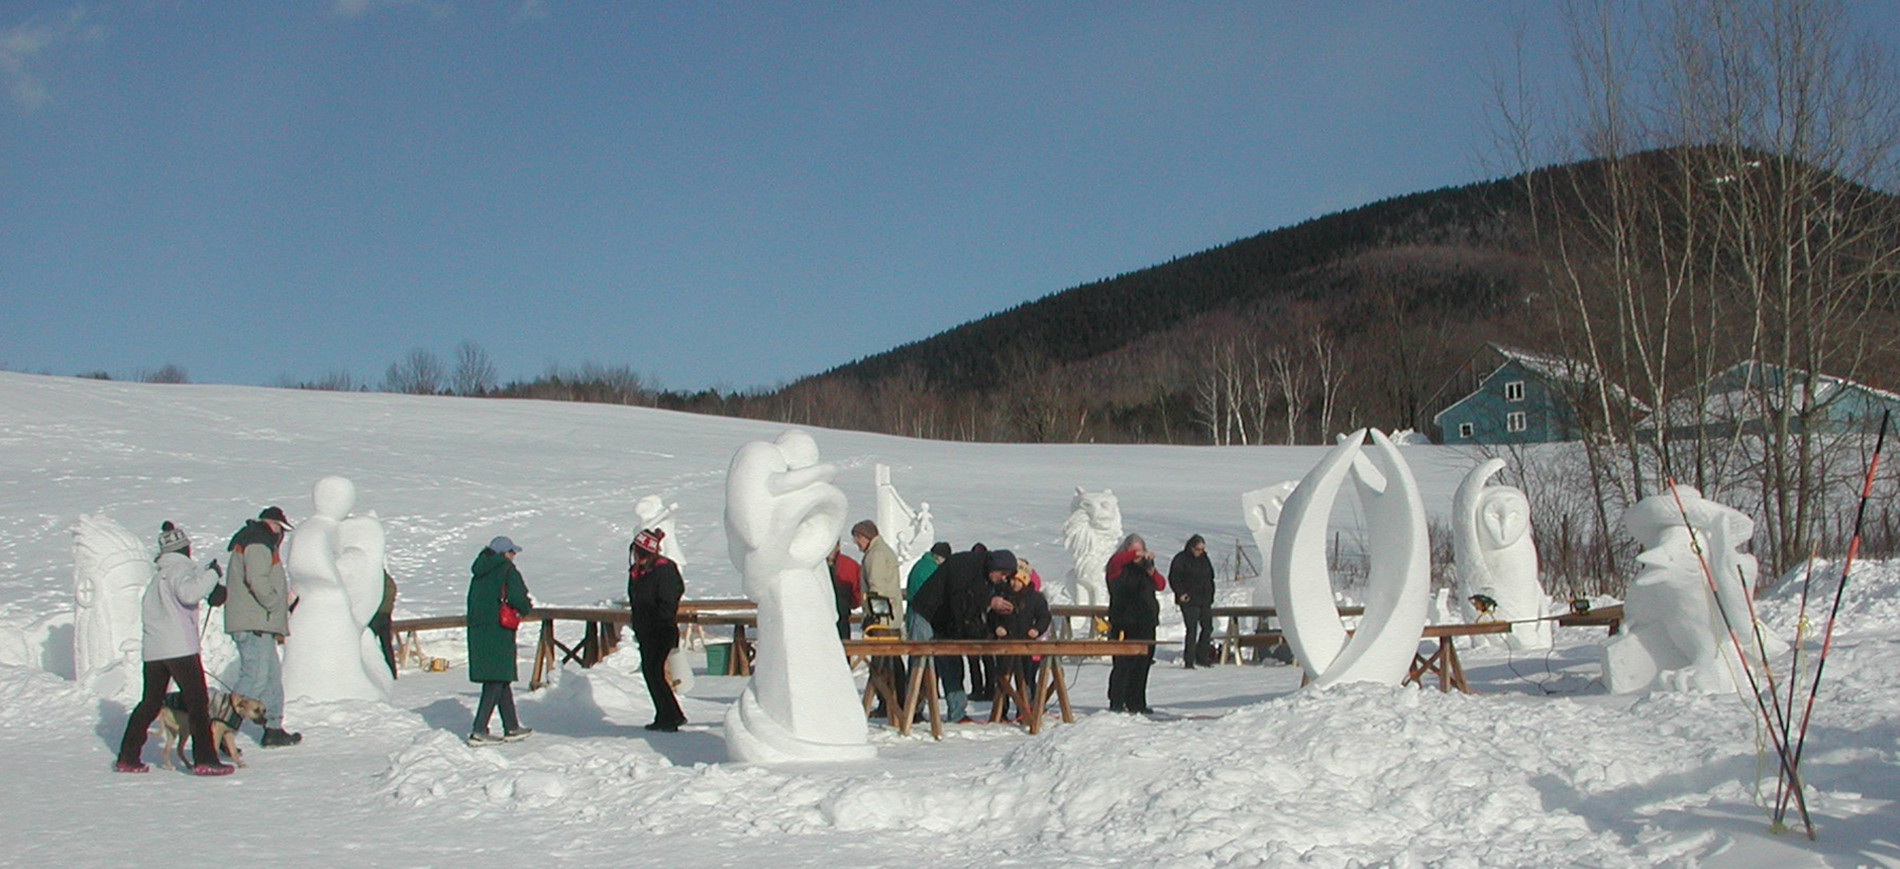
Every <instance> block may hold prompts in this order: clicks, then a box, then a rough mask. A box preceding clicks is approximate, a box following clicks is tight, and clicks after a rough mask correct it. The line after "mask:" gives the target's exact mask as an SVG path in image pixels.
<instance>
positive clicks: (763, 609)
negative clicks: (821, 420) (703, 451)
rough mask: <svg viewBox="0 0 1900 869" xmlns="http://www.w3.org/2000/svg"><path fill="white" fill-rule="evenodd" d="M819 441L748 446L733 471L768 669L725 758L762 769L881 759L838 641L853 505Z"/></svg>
mask: <svg viewBox="0 0 1900 869" xmlns="http://www.w3.org/2000/svg"><path fill="white" fill-rule="evenodd" d="M837 473H838V469H837V467H836V466H834V465H830V464H820V463H819V461H818V444H817V443H816V442H814V441H813V440H812V439H811V436H810V435H808V434H806V433H804V432H802V431H798V430H796V429H793V430H789V431H787V432H785V433H784V434H781V435H779V436H778V439H777V440H774V441H772V442H770V443H767V442H765V441H753V442H752V443H749V444H746V445H745V446H743V447H740V448H739V452H738V453H736V454H735V455H733V457H732V466H731V467H730V468H729V469H728V470H727V471H726V539H727V544H728V546H729V548H730V550H731V554H732V563H733V565H734V566H736V567H738V568H739V573H740V576H741V579H742V586H743V588H744V589H745V593H746V597H749V598H751V599H752V600H753V601H755V602H756V603H758V605H759V635H758V662H757V663H756V664H755V665H754V667H753V669H752V679H751V681H750V682H747V683H746V687H745V691H744V692H742V693H741V694H740V695H739V699H738V700H737V701H735V702H734V703H733V704H732V706H731V708H729V709H728V710H726V751H727V752H728V753H729V754H730V755H731V756H732V759H734V760H739V761H750V762H752V763H788V762H796V761H854V760H867V759H870V758H872V757H875V756H876V755H877V749H875V748H873V747H872V746H871V744H870V733H869V730H868V728H867V727H866V725H865V721H864V708H863V707H862V706H860V705H859V702H858V692H857V687H856V686H855V685H854V684H853V683H852V681H851V670H850V668H849V667H848V665H846V663H845V657H844V647H843V646H841V645H839V643H838V633H837V628H836V626H837V623H838V611H837V608H836V599H835V597H834V596H833V593H832V589H831V577H830V574H829V573H828V572H827V571H826V569H825V555H826V554H828V553H830V552H831V548H832V547H833V546H836V545H837V542H838V534H839V532H840V531H842V530H843V529H844V523H845V498H844V493H843V492H841V491H839V490H838V487H836V486H833V485H832V484H831V480H832V478H833V477H835V476H837Z"/></svg>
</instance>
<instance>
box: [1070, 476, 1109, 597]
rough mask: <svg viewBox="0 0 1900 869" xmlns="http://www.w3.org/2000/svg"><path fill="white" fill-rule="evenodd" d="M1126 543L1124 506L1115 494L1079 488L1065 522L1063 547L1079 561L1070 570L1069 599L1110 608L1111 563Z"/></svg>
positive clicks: (1106, 490) (1076, 490)
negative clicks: (1123, 519) (1123, 528)
mask: <svg viewBox="0 0 1900 869" xmlns="http://www.w3.org/2000/svg"><path fill="white" fill-rule="evenodd" d="M1121 542H1122V505H1121V500H1120V499H1118V498H1116V497H1115V492H1114V491H1113V490H1110V489H1103V490H1102V491H1100V492H1085V491H1083V490H1082V487H1081V486H1077V487H1075V497H1074V498H1071V499H1069V518H1068V520H1067V521H1065V522H1063V523H1062V545H1063V546H1064V547H1065V548H1067V549H1068V550H1069V557H1071V558H1073V559H1074V560H1075V567H1073V568H1070V570H1069V600H1070V602H1072V603H1076V604H1079V605H1083V606H1107V605H1108V560H1109V558H1111V557H1113V556H1114V555H1115V547H1117V546H1120V545H1121Z"/></svg>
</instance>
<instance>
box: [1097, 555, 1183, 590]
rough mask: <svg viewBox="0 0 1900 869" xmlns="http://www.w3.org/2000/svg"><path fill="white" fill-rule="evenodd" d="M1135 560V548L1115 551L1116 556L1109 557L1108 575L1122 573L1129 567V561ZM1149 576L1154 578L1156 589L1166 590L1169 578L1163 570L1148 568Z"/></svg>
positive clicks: (1112, 575) (1113, 575)
mask: <svg viewBox="0 0 1900 869" xmlns="http://www.w3.org/2000/svg"><path fill="white" fill-rule="evenodd" d="M1134 560H1135V550H1133V549H1124V550H1122V551H1120V552H1117V553H1115V554H1114V556H1112V557H1110V558H1109V559H1108V574H1107V575H1108V576H1110V577H1115V576H1118V575H1120V574H1121V572H1122V568H1124V567H1127V566H1128V562H1130V561H1134ZM1148 578H1149V579H1152V580H1154V584H1155V591H1166V590H1167V589H1168V578H1167V577H1165V576H1162V575H1161V571H1159V570H1156V569H1154V568H1152V567H1150V568H1148Z"/></svg>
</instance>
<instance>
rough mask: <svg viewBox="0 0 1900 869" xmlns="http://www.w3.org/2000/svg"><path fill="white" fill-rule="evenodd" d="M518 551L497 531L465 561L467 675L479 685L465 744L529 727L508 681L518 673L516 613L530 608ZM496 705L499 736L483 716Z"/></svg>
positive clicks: (508, 736)
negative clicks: (469, 561) (517, 562)
mask: <svg viewBox="0 0 1900 869" xmlns="http://www.w3.org/2000/svg"><path fill="white" fill-rule="evenodd" d="M520 552H521V547H519V546H516V545H515V542H514V541H513V540H510V539H508V538H506V537H497V538H495V539H493V540H490V541H488V545H487V546H484V547H482V551H481V553H480V554H478V555H476V556H475V563H474V564H473V565H470V567H469V572H470V574H471V576H470V578H469V583H468V628H467V630H468V680H469V681H470V682H477V683H480V684H481V686H482V699H481V702H480V703H479V704H477V705H476V707H475V722H474V724H473V725H472V726H471V727H470V728H469V734H468V744H469V745H473V746H484V745H496V744H499V743H503V742H518V741H520V740H523V739H527V738H528V735H529V734H531V733H533V732H534V731H533V730H530V729H529V728H526V727H522V726H521V722H520V720H519V719H517V718H516V717H515V689H514V681H515V680H516V679H519V678H521V677H520V674H519V673H518V672H516V669H515V629H516V627H517V626H518V625H519V624H520V619H521V617H523V616H526V615H528V614H529V613H531V612H533V611H534V602H533V601H532V600H530V599H529V598H528V584H527V583H526V582H525V581H523V580H522V578H521V571H520V570H518V569H516V568H515V555H517V554H518V553H520ZM504 606H505V607H506V608H507V609H504ZM496 710H500V711H501V728H502V729H501V734H502V735H500V736H496V735H494V734H492V733H489V732H488V721H489V719H490V718H492V717H493V716H494V714H495V711H496Z"/></svg>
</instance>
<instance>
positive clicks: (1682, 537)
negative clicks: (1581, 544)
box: [1603, 486, 1787, 694]
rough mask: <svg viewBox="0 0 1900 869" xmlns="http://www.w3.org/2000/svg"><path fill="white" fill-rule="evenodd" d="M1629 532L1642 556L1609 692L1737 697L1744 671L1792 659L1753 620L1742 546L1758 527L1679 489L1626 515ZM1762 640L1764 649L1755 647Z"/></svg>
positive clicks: (1610, 667)
mask: <svg viewBox="0 0 1900 869" xmlns="http://www.w3.org/2000/svg"><path fill="white" fill-rule="evenodd" d="M1678 495H1680V496H1681V499H1682V500H1681V503H1680V505H1678V503H1677V500H1676V498H1677V496H1678ZM1685 515H1686V516H1687V521H1686V522H1685V521H1684V516H1685ZM1623 527H1624V528H1625V529H1627V530H1628V531H1629V533H1630V536H1631V537H1634V538H1636V540H1637V542H1639V543H1641V544H1642V546H1643V551H1642V553H1641V554H1640V555H1637V556H1636V562H1637V564H1638V565H1640V567H1639V570H1638V572H1637V574H1636V579H1635V580H1634V581H1632V582H1631V583H1630V587H1629V593H1628V595H1627V596H1626V597H1625V600H1624V601H1623V629H1622V633H1620V634H1618V635H1617V636H1615V637H1612V638H1611V639H1610V641H1609V643H1607V644H1606V645H1604V647H1603V681H1604V682H1605V683H1606V684H1607V685H1608V686H1609V688H1610V692H1611V693H1613V694H1623V693H1629V692H1634V691H1646V690H1651V689H1661V690H1676V691H1699V692H1708V693H1721V692H1727V691H1733V690H1735V687H1736V683H1737V682H1738V681H1740V680H1744V679H1745V677H1744V676H1743V675H1742V671H1741V668H1742V667H1743V666H1747V665H1750V664H1752V665H1759V664H1760V656H1761V655H1763V654H1766V655H1767V656H1768V657H1769V658H1773V657H1775V656H1777V655H1780V654H1781V653H1782V652H1785V651H1787V646H1786V645H1785V644H1783V643H1782V642H1781V641H1780V640H1779V639H1777V638H1775V637H1774V636H1773V635H1771V634H1769V633H1768V632H1767V629H1766V628H1765V627H1761V626H1759V625H1757V624H1756V623H1754V622H1752V621H1751V620H1750V619H1749V599H1750V598H1751V597H1752V596H1753V595H1754V593H1755V578H1756V573H1757V569H1758V568H1757V566H1756V564H1755V557H1754V556H1752V555H1749V554H1747V553H1745V552H1742V551H1741V547H1742V546H1743V545H1745V544H1747V543H1748V541H1749V538H1751V537H1753V536H1754V534H1755V520H1753V519H1751V518H1749V517H1748V516H1747V515H1745V514H1743V513H1742V512H1740V511H1738V510H1734V509H1732V508H1729V507H1726V506H1723V505H1721V504H1718V503H1716V502H1714V501H1711V500H1708V499H1706V498H1704V497H1702V493H1700V492H1698V491H1696V490H1695V489H1692V488H1690V487H1688V486H1677V487H1675V489H1674V491H1665V492H1663V493H1661V494H1659V495H1652V496H1650V497H1648V498H1644V499H1643V500H1641V501H1638V502H1636V504H1635V505H1633V506H1631V507H1630V508H1629V509H1628V510H1626V511H1624V513H1623ZM1698 547H1699V548H1700V549H1701V551H1702V557H1701V558H1698V557H1697V555H1696V549H1697V548H1698ZM1704 559H1706V560H1707V564H1708V573H1704V572H1703V560H1704ZM1710 575H1713V577H1714V587H1715V588H1714V591H1713V592H1711V590H1710V584H1711V583H1710ZM1731 628H1733V631H1734V636H1735V638H1736V639H1737V640H1739V641H1740V642H1741V644H1742V648H1743V649H1744V650H1745V651H1746V653H1747V656H1748V660H1747V662H1746V663H1744V662H1743V661H1742V660H1740V659H1738V656H1737V654H1736V650H1735V640H1732V639H1730V629H1731ZM1757 636H1759V637H1760V638H1761V639H1760V642H1761V644H1762V645H1764V646H1766V649H1763V648H1760V647H1758V646H1757V640H1756V637H1757Z"/></svg>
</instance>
